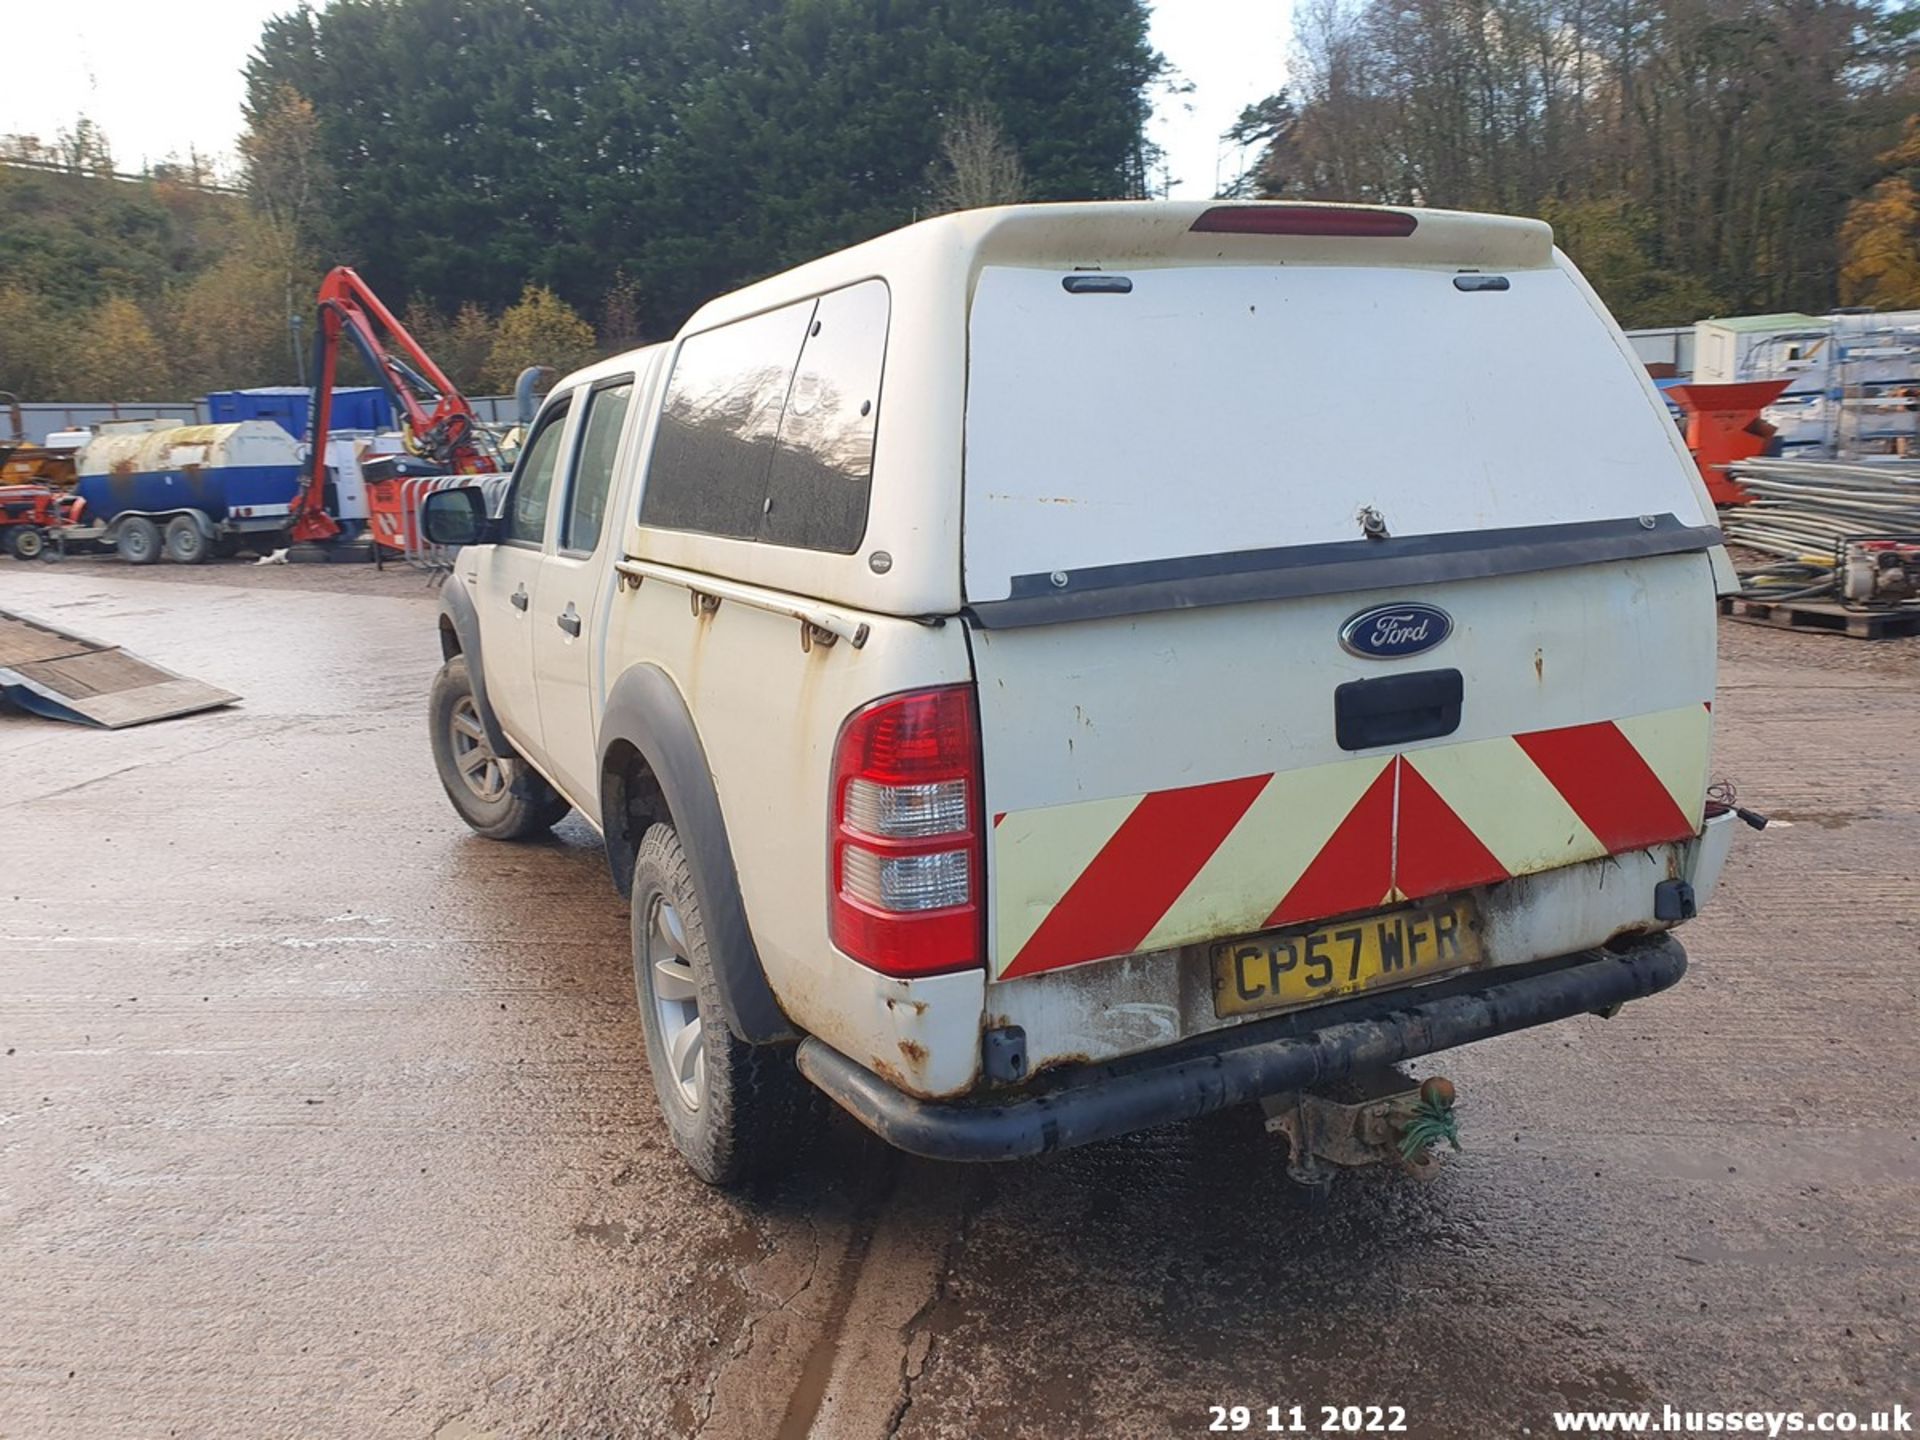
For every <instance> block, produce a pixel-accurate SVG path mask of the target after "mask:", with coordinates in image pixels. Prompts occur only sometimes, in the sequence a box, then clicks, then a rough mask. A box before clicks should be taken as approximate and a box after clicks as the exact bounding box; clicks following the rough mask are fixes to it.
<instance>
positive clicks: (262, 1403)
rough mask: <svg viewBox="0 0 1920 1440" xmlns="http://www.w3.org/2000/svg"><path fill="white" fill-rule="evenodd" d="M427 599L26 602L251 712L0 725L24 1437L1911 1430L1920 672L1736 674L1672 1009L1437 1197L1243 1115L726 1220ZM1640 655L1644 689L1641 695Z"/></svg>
mask: <svg viewBox="0 0 1920 1440" xmlns="http://www.w3.org/2000/svg"><path fill="white" fill-rule="evenodd" d="M435 605H436V602H435V597H434V594H433V592H432V590H431V589H430V588H429V587H428V586H427V585H426V584H425V583H424V581H423V579H422V578H421V577H420V576H418V575H417V574H414V573H412V572H408V571H398V572H389V573H387V574H384V575H381V574H375V573H373V572H371V571H369V570H359V569H342V568H324V567H316V568H303V567H273V568H270V569H261V570H254V569H251V568H250V567H246V566H225V567H207V568H203V569H200V570H196V571H185V570H179V569H173V568H167V569H164V570H159V571H151V572H146V573H140V572H135V571H133V570H131V569H130V568H129V567H126V566H124V565H121V564H119V563H117V562H112V561H70V562H68V563H66V564H63V565H57V566H55V565H33V566H28V565H22V564H17V563H9V562H0V607H3V608H6V609H9V610H17V611H20V612H24V613H27V614H32V615H38V616H42V617H44V618H46V619H48V620H50V621H52V622H54V623H55V624H58V625H61V626H64V627H68V628H71V629H74V630H78V631H81V632H84V633H86V634H88V635H91V636H95V637H98V638H101V639H103V640H107V641H110V642H112V643H115V644H123V645H126V646H128V647H129V648H131V649H133V650H135V651H137V652H138V653H139V654H141V655H143V656H145V657H148V658H149V659H151V660H153V661H154V662H155V663H157V664H160V665H164V666H166V667H167V668H169V669H172V670H175V671H178V672H180V673H182V674H187V675H192V676H194V677H196V678H198V679H202V680H205V681H206V682H208V683H209V684H212V685H216V686H219V687H221V688H223V689H227V690H231V691H234V692H236V693H237V694H239V695H240V696H241V697H242V700H241V703H240V704H239V705H238V706H236V707H234V708H232V709H228V710H223V711H214V712H209V713H206V714H201V715H196V716H191V717H186V718H182V719H177V720H168V721H163V722H159V723H155V724H151V725H147V726H143V727H140V728H138V729H132V730H126V731H121V732H108V731H103V730H90V729H83V728H79V727H76V726H70V725H62V724H58V723H55V722H51V721H45V720H39V719H34V718H31V717H27V716H23V715H18V714H4V715H0V864H4V870H3V871H0V1052H3V1053H0V1437H4V1440H107V1437H142V1440H145V1437H160V1436H180V1437H200V1436H209V1437H212V1436H219V1437H227V1436H234V1437H303V1440H305V1437H313V1440H320V1437H343V1440H346V1437H351V1440H376V1437H387V1436H392V1437H417V1440H429V1437H436V1440H482V1437H496V1440H506V1437H520V1436H566V1437H576V1436H580V1437H585V1436H674V1437H678V1436H693V1435H703V1436H708V1437H715V1440H720V1437H740V1440H798V1437H801V1436H806V1435H815V1436H821V1437H836V1440H837V1437H846V1440H867V1437H882V1436H899V1437H903V1440H934V1437H940V1440H962V1437H1000V1436H1008V1437H1013V1436H1021V1437H1026V1436H1035V1437H1041V1436H1044V1437H1063V1436H1082V1435H1085V1436H1102V1437H1107V1436H1143V1437H1147V1436H1196V1437H1198V1436H1204V1435H1207V1434H1208V1433H1209V1428H1208V1427H1209V1423H1210V1419H1211V1416H1210V1411H1209V1406H1211V1405H1223V1406H1232V1405H1246V1406H1249V1407H1252V1408H1253V1410H1254V1412H1255V1417H1256V1418H1255V1421H1254V1427H1255V1428H1254V1432H1253V1433H1264V1432H1263V1431H1262V1430H1261V1429H1260V1428H1259V1427H1260V1426H1262V1425H1264V1423H1265V1418H1266V1416H1265V1407H1267V1406H1270V1405H1277V1406H1282V1407H1288V1406H1292V1405H1294V1404H1299V1405H1301V1406H1303V1407H1306V1409H1307V1411H1308V1414H1309V1417H1310V1419H1311V1420H1312V1421H1313V1424H1314V1427H1315V1432H1316V1433H1318V1432H1317V1426H1318V1416H1319V1412H1318V1407H1319V1406H1321V1405H1323V1404H1324V1405H1335V1406H1342V1405H1360V1406H1366V1405H1383V1406H1384V1405H1397V1406H1403V1407H1405V1410H1406V1414H1407V1432H1406V1433H1410V1434H1412V1435H1416V1436H1436V1437H1456V1436H1458V1437H1467V1436H1475V1437H1478V1436H1489V1437H1513V1436H1525V1435H1534V1436H1538V1435H1543V1434H1550V1433H1553V1429H1554V1426H1553V1418H1552V1417H1553V1412H1554V1411H1555V1410H1564V1409H1568V1408H1576V1407H1581V1408H1584V1407H1600V1408H1607V1409H1616V1408H1643V1407H1651V1408H1653V1409H1654V1410H1656V1411H1657V1410H1658V1409H1659V1407H1660V1406H1662V1405H1663V1404H1671V1405H1673V1406H1675V1407H1676V1408H1691V1409H1715V1410H1765V1409H1772V1410H1790V1411H1806V1412H1808V1413H1809V1414H1811V1413H1812V1412H1816V1411H1822V1410H1846V1411H1855V1412H1862V1413H1867V1412H1871V1411H1874V1410H1882V1411H1884V1410H1888V1409H1890V1408H1891V1407H1892V1406H1894V1405H1895V1404H1904V1405H1905V1406H1907V1407H1908V1408H1912V1407H1914V1405H1915V1402H1916V1400H1917V1399H1920V1068H1917V1067H1916V1022H1920V999H1917V994H1920V879H1917V878H1916V877H1917V875H1920V859H1917V858H1916V857H1920V814H1917V813H1916V802H1917V801H1920V726H1917V724H1916V722H1917V720H1920V703H1917V702H1920V642H1914V641H1898V642H1887V643H1883V644H1877V645H1870V644H1864V643H1861V642H1856V641H1851V640H1847V639H1844V638H1838V637H1829V636H1819V635H1815V636H1809V635H1800V634H1792V633H1786V632H1780V631H1772V630H1763V629H1758V628H1752V627H1742V626H1739V625H1736V624H1731V623H1724V622H1723V625H1722V631H1721V639H1722V652H1723V667H1722V675H1721V689H1720V693H1719V699H1718V702H1717V703H1716V706H1715V712H1714V713H1715V726H1716V732H1717V734H1716V756H1715V765H1714V770H1715V774H1716V776H1718V777H1724V778H1728V779H1731V780H1733V781H1735V782H1736V783H1737V785H1738V787H1739V792H1740V797H1741V799H1742V801H1743V802H1744V803H1746V804H1749V805H1751V806H1753V807H1755V808H1757V809H1759V810H1762V811H1766V812H1770V813H1772V814H1774V815H1776V816H1779V817H1781V818H1782V819H1784V820H1786V821H1788V822H1789V823H1787V824H1784V825H1780V826H1776V827H1775V828H1772V829H1769V830H1768V831H1766V832H1764V833H1758V834H1756V833H1752V832H1747V831H1742V833H1741V835H1740V836H1739V838H1738V839H1737V840H1736V850H1735V855H1734V858H1733V860H1732V862H1731V864H1730V866H1729V870H1728V873H1727V875H1726V878H1725V880H1724V882H1723V885H1722V888H1721V891H1720V894H1719V896H1718V897H1717V899H1716V901H1715V903H1714V905H1713V906H1712V908H1711V909H1710V911H1709V912H1708V913H1707V914H1706V915H1704V916H1703V917H1702V918H1701V919H1700V920H1698V921H1696V922H1694V923H1692V924H1690V925H1689V926H1687V927H1686V928H1685V930H1684V932H1683V938H1684V940H1685V943H1686V945H1687V947H1688V950H1689V953H1690V955H1691V956H1692V961H1693V965H1692V969H1691V971H1690V973H1689V974H1688V976H1687V978H1686V979H1685V980H1684V981H1682V983H1681V984H1680V985H1679V987H1678V988H1676V989H1675V990H1673V991H1672V992H1670V993H1668V994H1665V995H1662V996H1658V997H1655V998H1653V999H1650V1000H1648V1001H1645V1002H1643V1003H1640V1004H1638V1005H1634V1006H1629V1007H1628V1008H1627V1009H1626V1010H1625V1011H1624V1012H1623V1013H1621V1014H1620V1015H1619V1016H1618V1017H1617V1018H1615V1019H1613V1020H1610V1021H1609V1020H1601V1019H1598V1018H1583V1019H1580V1020H1577V1021H1573V1022H1570V1023H1568V1024H1565V1025H1561V1026H1554V1027H1549V1028H1547V1029H1544V1030H1537V1031H1532V1032H1528V1033H1525V1034H1521V1035H1517V1036H1513V1037H1509V1038H1507V1039H1504V1040H1497V1041H1493V1042H1490V1043H1487V1044H1485V1045H1482V1046H1478V1047H1474V1048H1471V1049H1468V1050H1464V1051H1459V1052H1453V1053H1450V1054H1446V1055H1442V1056H1439V1057H1435V1058H1434V1059H1433V1060H1432V1061H1431V1062H1429V1063H1426V1064H1424V1065H1423V1066H1421V1067H1419V1068H1420V1073H1423V1074H1425V1073H1433V1072H1437V1071H1438V1072H1444V1073H1445V1074H1447V1075H1448V1076H1450V1077H1451V1078H1453V1079H1454V1080H1455V1081H1456V1083H1457V1084H1458V1086H1459V1089H1460V1095H1461V1107H1460V1114H1461V1119H1462V1122H1463V1131H1464V1139H1465V1144H1466V1149H1465V1150H1464V1152H1463V1153H1462V1154H1460V1155H1458V1156H1452V1157H1449V1159H1448V1161H1447V1163H1446V1164H1445V1165H1444V1166H1443V1167H1442V1170H1441V1173H1440V1176H1439V1178H1438V1179H1436V1180H1434V1181H1432V1182H1430V1183H1418V1182H1414V1181H1411V1180H1408V1179H1405V1178H1402V1177H1398V1176H1389V1175H1377V1176H1376V1175H1367V1176H1361V1177H1353V1178H1347V1179H1344V1180H1343V1181H1342V1182H1341V1183H1340V1184H1339V1185H1338V1186H1337V1187H1336V1188H1335V1189H1334V1190H1333V1192H1332V1193H1331V1195H1330V1196H1328V1197H1326V1198H1325V1199H1323V1200H1319V1201H1316V1200H1315V1199H1313V1198H1312V1197H1309V1196H1308V1195H1306V1194H1304V1193H1303V1192H1301V1191H1299V1190H1296V1189H1295V1188H1293V1187H1292V1186H1291V1185H1290V1184H1289V1182H1288V1181H1287V1179H1286V1177H1285V1164H1284V1155H1283V1153H1282V1151H1281V1149H1280V1147H1279V1146H1278V1145H1276V1144H1274V1143H1273V1142H1271V1141H1269V1140H1267V1139H1266V1138H1265V1137H1264V1136H1263V1135H1262V1133H1261V1129H1260V1125H1259V1121H1258V1117H1257V1115H1247V1114H1233V1115H1227V1116H1220V1117H1215V1118H1213V1119H1210V1120H1208V1121H1205V1122H1201V1123H1196V1124H1192V1125H1188V1126H1182V1127H1174V1128H1170V1129H1166V1130H1162V1131H1157V1132H1153V1133H1150V1134H1145V1135H1140V1136H1136V1137H1133V1138H1131V1139H1128V1140H1124V1141H1119V1142H1115V1143H1110V1144H1105V1145H1100V1146H1096V1147H1091V1148H1088V1149H1085V1150H1081V1151H1076V1152H1070V1153H1067V1154H1063V1155H1058V1156H1053V1157H1049V1158H1047V1159H1044V1160H1042V1161H1038V1162H1034V1163H1028V1164H1018V1165H1010V1166H1005V1167H994V1168H950V1167H942V1166H938V1165H932V1164H927V1163H923V1162H919V1161H915V1160H910V1159H906V1158H904V1157H901V1156H898V1155H896V1154H894V1153H892V1152H890V1151H888V1150H887V1149H886V1148H885V1147H883V1146H882V1145H881V1144H879V1143H878V1142H877V1141H875V1140H873V1139H872V1138H871V1137H869V1136H868V1135H866V1133H865V1132H864V1131H861V1130H860V1129H858V1127H856V1126H855V1125H853V1124H852V1123H851V1122H849V1121H847V1120H845V1118H844V1117H839V1116H836V1117H835V1121H834V1123H833V1124H832V1125H831V1126H830V1127H829V1131H828V1134H827V1137H826V1139H825V1141H824V1142H823V1144H822V1145H821V1146H819V1147H818V1148H817V1150H816V1151H815V1152H814V1153H813V1154H811V1155H810V1156H809V1157H808V1160H807V1162H806V1164H805V1165H804V1167H803V1168H802V1169H801V1170H799V1171H798V1172H797V1173H795V1174H793V1175H791V1176H790V1177H788V1178H786V1179H784V1180H781V1181H779V1182H778V1183H772V1184H768V1185H767V1186H765V1187H763V1188H761V1189H759V1190H757V1191H755V1192H753V1193H750V1194H748V1195H746V1196H744V1197H729V1196H727V1195H724V1194H720V1193H716V1192H714V1191H712V1190H709V1189H707V1188H706V1187H704V1186H703V1185H701V1184H700V1183H698V1182H697V1181H695V1180H694V1179H693V1178H692V1177H691V1176H690V1175H689V1174H688V1173H687V1172H686V1171H685V1170H684V1169H683V1168H682V1167H681V1165H680V1163H679V1161H678V1159H677V1158H676V1156H675V1155H674V1153H673V1151H672V1149H671V1146H670V1144H669V1142H668V1140H667V1137H666V1132H665V1129H664V1127H663V1125H662V1123H661V1121H660V1119H659V1116H658V1114H657V1113H656V1110H655V1106H654V1100H653V1097H652V1093H651V1087H650V1083H649V1081H648V1079H647V1076H646V1071H645V1061H644V1056H643V1053H642V1041H641V1030H640V1024H639V1020H638V1016H637V1014H636V1010H635V1004H634V996H633V988H632V976H631V971H630V968H629V959H628V954H627V916H626V911H625V906H624V903H623V902H622V901H621V900H620V898H619V897H618V895H617V894H616V893H615V891H614V890H613V888H612V886H611V885H610V883H609V881H608V877H607V874H606V867H605V862H604V860H603V858H602V856H601V854H600V851H599V849H598V846H597V840H596V837H595V836H594V834H593V832H592V831H591V830H590V829H589V828H588V827H587V826H586V825H585V824H584V823H583V822H581V821H580V820H579V819H578V817H573V818H570V819H569V820H567V821H566V822H565V823H564V824H562V826H561V827H560V828H559V830H558V832H557V833H556V835H555V837H554V838H553V839H551V840H549V841H542V842H540V843H533V844H523V845H504V844H496V843H492V842H488V841H485V840H480V839H477V838H475V837H473V836H471V835H470V834H469V833H468V831H467V830H466V828H465V827H464V826H463V825H462V824H461V823H460V822H459V820H458V819H457V818H456V817H455V815H454V813H453V811H452V810H451V808H450V807H449V806H448V804H447V802H446V800H445V798H444V796H443V795H442V794H441V792H440V788H439V783H438V781H437V780H436V778H435V776H434V772H433V767H432V764H431V762H430V760H429V756H428V750H427V741H426V734H425V724H424V713H425V697H426V693H427V686H428V683H429V681H430V680H431V677H432V675H433V673H434V670H435V668H436V667H437V665H438V664H439V650H438V646H437V643H436V640H435V636H434V614H435ZM1648 663H1649V664H1653V663H1658V662H1657V657H1649V658H1648Z"/></svg>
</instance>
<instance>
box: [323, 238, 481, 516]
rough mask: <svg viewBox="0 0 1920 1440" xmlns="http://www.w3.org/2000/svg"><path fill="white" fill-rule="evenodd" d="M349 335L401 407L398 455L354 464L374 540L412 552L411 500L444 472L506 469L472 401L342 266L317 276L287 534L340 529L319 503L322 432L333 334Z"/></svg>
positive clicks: (416, 501) (335, 341)
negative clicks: (305, 413)
mask: <svg viewBox="0 0 1920 1440" xmlns="http://www.w3.org/2000/svg"><path fill="white" fill-rule="evenodd" d="M343 336H344V337H345V338H346V339H348V340H351V341H352V342H353V346H354V348H355V349H356V350H358V351H359V352H360V357H361V358H362V359H363V360H365V361H366V364H367V369H368V370H369V371H371V372H372V373H373V375H374V377H375V378H376V379H377V380H378V381H379V382H380V384H381V385H382V386H383V387H384V388H385V389H386V391H387V393H388V394H389V395H390V396H392V398H393V402H394V406H395V408H396V409H397V410H398V411H399V412H400V415H401V422H400V424H401V433H402V435H403V436H404V437H405V443H406V447H407V450H408V451H409V452H410V453H409V454H407V455H393V456H383V457H380V458H378V459H375V460H373V461H370V462H368V463H367V464H366V465H364V466H363V467H362V471H363V474H364V476H365V479H366V487H367V523H368V526H369V528H370V529H371V530H372V538H373V541H374V543H375V544H376V545H381V546H384V547H385V548H387V549H389V550H398V551H400V552H402V553H403V554H405V553H411V552H412V551H414V550H417V549H418V548H419V545H420V535H419V526H420V514H419V509H420V500H421V498H422V497H423V495H424V493H425V490H426V489H427V488H429V486H428V485H423V484H421V483H419V482H421V481H427V482H429V483H430V481H431V478H432V477H435V476H445V475H483V474H490V473H495V472H499V471H503V470H506V469H508V468H509V467H508V465H507V464H506V463H505V457H504V456H503V455H502V453H501V451H500V446H499V443H498V441H497V440H496V439H495V437H494V436H493V435H492V433H490V432H489V431H488V430H486V429H485V428H484V427H483V426H482V425H481V424H480V420H479V417H478V416H476V415H475V414H474V412H473V406H472V405H470V404H469V403H468V402H467V397H466V396H464V395H462V394H461V393H460V391H459V389H458V387H456V386H455V385H454V383H453V382H452V381H451V380H449V379H448V378H447V377H446V375H445V374H444V373H443V372H442V371H441V369H440V367H439V366H438V365H436V364H434V363H433V358H432V357H431V356H430V355H428V354H427V352H426V351H425V350H423V349H422V348H421V347H420V342H419V341H417V340H415V339H414V338H413V336H411V335H410V334H408V333H407V328H406V327H405V326H404V325H402V324H401V323H400V321H399V320H398V319H397V318H396V317H395V316H394V314H393V312H392V311H391V310H389V309H387V307H386V306H385V305H383V304H382V303H381V302H380V297H379V296H377V295H375V294H374V293H373V291H372V290H371V289H369V288H368V286H367V282H366V281H364V280H362V279H361V278H360V277H359V276H358V275H356V274H355V273H354V272H353V271H352V270H351V269H350V268H348V267H347V266H345V265H341V266H337V267H336V268H334V269H333V270H331V271H329V272H328V274H327V278H326V279H325V280H323V281H322V282H321V283H320V313H319V318H318V320H317V322H316V324H315V326H314V337H313V356H314V360H313V379H314V383H313V409H312V411H311V413H310V416H309V423H308V426H307V436H308V440H309V442H310V443H311V445H312V447H313V458H312V461H311V463H310V465H309V467H308V471H307V476H306V479H305V481H304V482H303V483H302V484H301V487H300V493H299V495H297V496H296V497H295V498H294V502H293V514H292V521H293V523H292V527H291V531H292V536H293V539H294V540H296V541H327V540H332V539H335V538H336V537H338V536H339V535H340V534H341V533H342V526H341V524H340V521H339V520H338V519H337V518H336V517H335V516H334V515H333V514H331V513H329V511H328V506H327V444H326V438H327V433H328V431H329V429H330V428H331V425H332V420H333V382H334V372H335V370H336V369H337V367H338V364H339V359H340V341H341V338H342V337H343Z"/></svg>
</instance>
